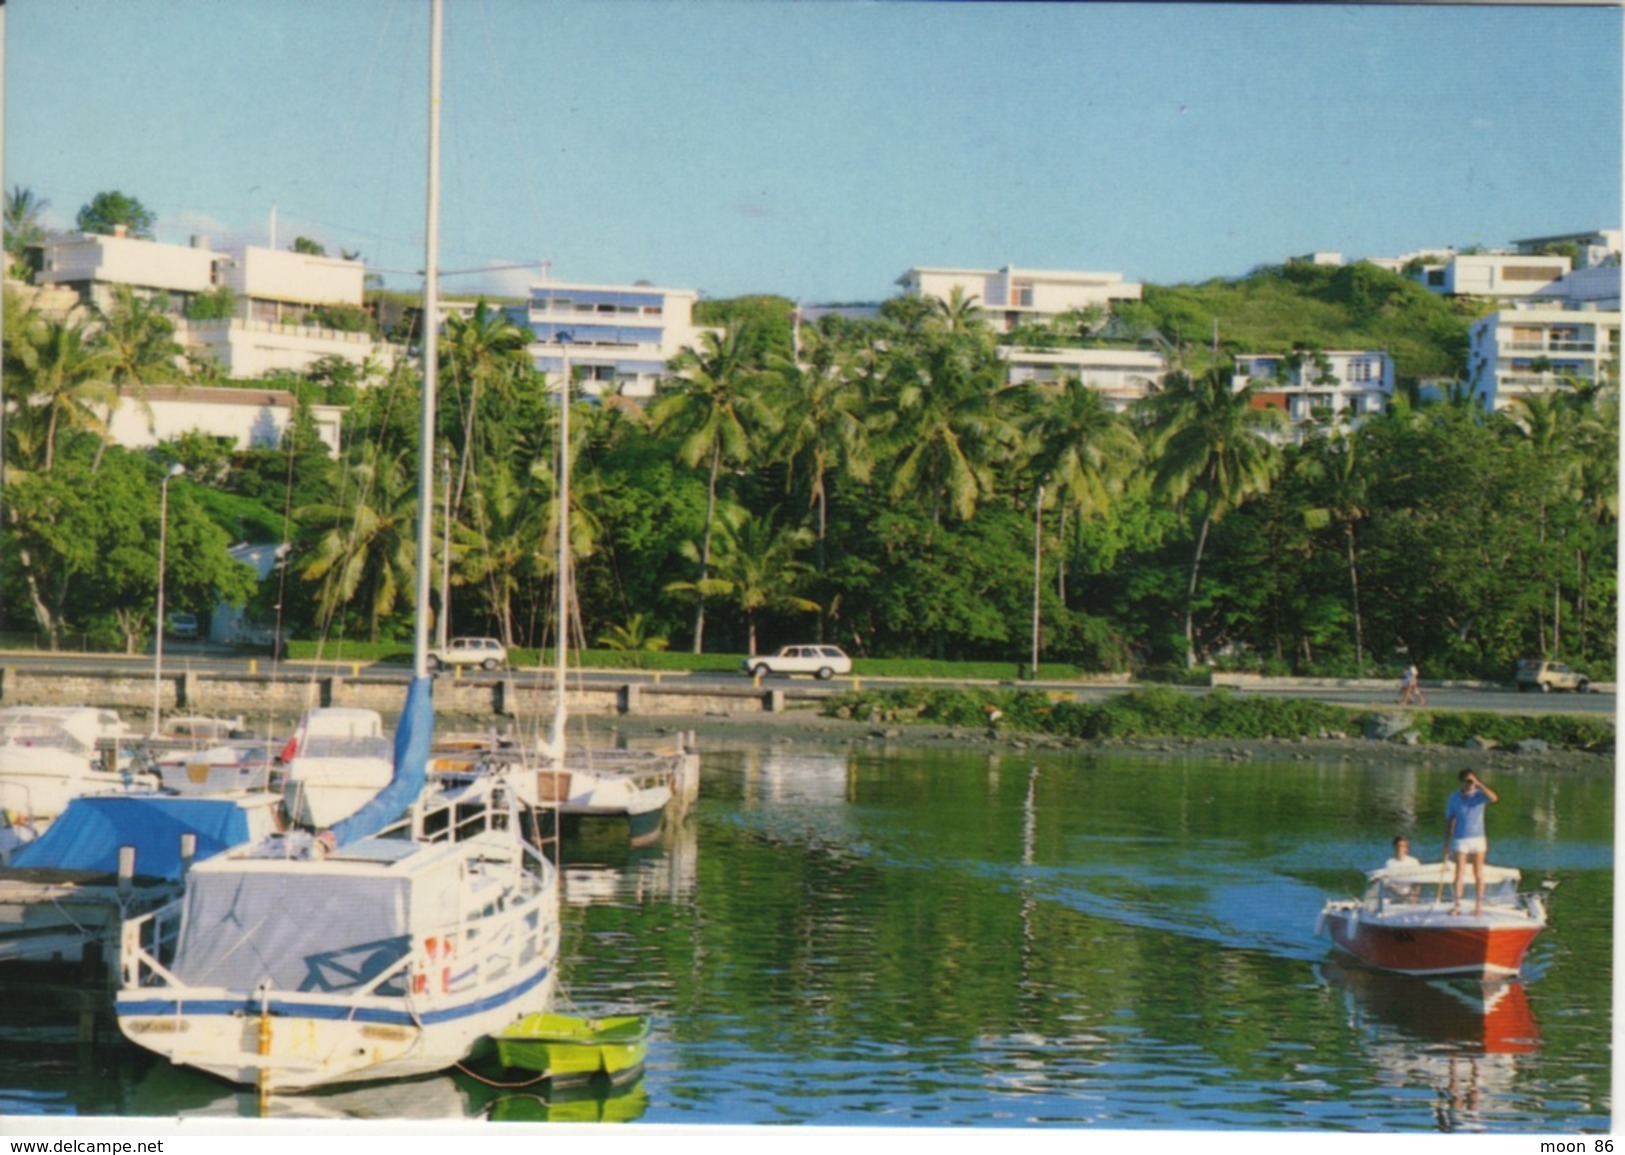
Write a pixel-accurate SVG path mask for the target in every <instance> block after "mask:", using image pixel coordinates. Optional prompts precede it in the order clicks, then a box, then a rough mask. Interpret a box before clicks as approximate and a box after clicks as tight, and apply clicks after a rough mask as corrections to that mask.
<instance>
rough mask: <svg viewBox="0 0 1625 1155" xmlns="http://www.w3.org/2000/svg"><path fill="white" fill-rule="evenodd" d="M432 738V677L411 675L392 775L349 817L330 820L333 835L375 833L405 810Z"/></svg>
mask: <svg viewBox="0 0 1625 1155" xmlns="http://www.w3.org/2000/svg"><path fill="white" fill-rule="evenodd" d="M433 741H434V680H433V679H432V678H413V679H412V686H411V688H410V689H409V690H407V692H406V708H405V709H404V710H403V711H402V712H401V720H400V724H399V725H398V726H396V727H395V776H394V777H393V778H391V779H390V780H389V784H388V785H387V786H385V787H384V788H383V789H382V790H380V791H379V792H378V793H377V794H375V795H373V797H372V798H371V799H369V800H368V801H367V803H366V804H365V805H364V806H362V807H361V809H360V810H357V811H356V812H355V813H354V814H352V815H350V817H348V818H346V819H344V820H342V821H340V822H335V823H334V824H333V830H332V833H333V838H334V839H335V841H336V842H337V844H338V845H339V846H347V845H349V844H350V843H352V842H355V841H357V840H359V839H362V838H368V837H371V836H372V835H374V834H377V833H378V832H379V831H380V830H382V829H384V827H386V826H388V825H389V824H390V823H392V822H394V821H395V820H396V819H397V818H399V817H400V816H401V815H402V814H405V813H406V811H407V809H408V808H409V807H410V806H411V805H412V803H414V802H416V801H417V798H418V795H419V794H422V793H423V787H424V786H425V785H426V784H427V783H428V780H429V747H430V745H431V744H432V743H433Z"/></svg>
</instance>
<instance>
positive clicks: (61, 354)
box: [5, 314, 112, 473]
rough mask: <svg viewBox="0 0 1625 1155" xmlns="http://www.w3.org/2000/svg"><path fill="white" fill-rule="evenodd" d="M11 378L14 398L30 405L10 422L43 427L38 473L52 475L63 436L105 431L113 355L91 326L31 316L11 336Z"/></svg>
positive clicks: (8, 368)
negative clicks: (91, 332) (101, 347)
mask: <svg viewBox="0 0 1625 1155" xmlns="http://www.w3.org/2000/svg"><path fill="white" fill-rule="evenodd" d="M8 337H9V338H10V339H9V340H8V341H7V343H6V351H5V352H6V376H7V377H8V378H9V377H13V375H15V380H16V381H17V384H16V386H15V387H14V389H13V391H12V395H13V396H14V397H16V398H18V399H20V400H22V401H23V402H24V404H22V405H21V406H20V407H19V409H18V411H17V412H16V414H15V415H13V416H12V417H11V418H10V419H9V420H8V422H7V424H10V423H11V422H13V421H19V420H20V421H21V422H24V423H34V422H39V423H41V424H42V425H43V430H42V432H41V433H40V435H39V436H38V437H37V438H36V439H34V443H35V444H37V445H38V446H39V447H40V450H41V453H42V460H40V461H39V462H38V463H37V466H38V468H39V469H40V470H41V471H43V472H45V473H49V472H50V471H51V467H52V465H53V464H54V463H55V461H56V456H57V448H58V446H57V438H58V436H59V434H60V433H62V432H63V431H65V430H67V431H71V430H80V429H83V430H87V431H90V432H98V431H100V430H101V429H102V428H103V423H102V420H101V418H100V417H99V416H98V415H97V410H98V408H100V409H101V410H102V411H104V412H105V411H106V407H107V405H108V404H109V402H110V400H111V396H112V387H111V386H110V385H109V384H108V381H107V375H108V370H109V368H110V360H109V358H108V355H107V354H106V353H105V352H103V351H101V350H99V349H97V348H96V346H95V344H94V342H93V341H92V339H91V337H90V335H89V333H88V332H87V330H86V328H85V326H84V325H83V324H82V323H81V322H79V321H76V320H72V319H68V318H61V317H52V318H46V317H41V316H39V315H38V314H31V315H29V316H27V317H25V318H23V319H22V322H21V323H20V324H19V325H18V326H17V329H16V330H15V331H14V332H13V333H11V334H8Z"/></svg>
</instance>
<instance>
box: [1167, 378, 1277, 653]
mask: <svg viewBox="0 0 1625 1155" xmlns="http://www.w3.org/2000/svg"><path fill="white" fill-rule="evenodd" d="M1231 378H1232V374H1231V372H1230V371H1229V370H1227V369H1210V370H1209V371H1208V372H1206V373H1204V374H1202V375H1201V376H1200V377H1192V376H1191V375H1189V374H1187V373H1170V374H1169V375H1168V377H1167V379H1166V381H1165V382H1164V384H1163V387H1162V388H1161V389H1160V390H1158V391H1157V392H1156V393H1153V394H1151V395H1150V396H1149V397H1147V398H1146V399H1145V401H1144V402H1142V403H1141V404H1142V410H1141V413H1142V416H1143V418H1144V420H1145V422H1146V431H1147V433H1148V435H1149V441H1150V444H1149V446H1148V448H1149V449H1150V452H1151V456H1152V459H1153V460H1154V461H1155V462H1156V464H1155V466H1154V467H1153V468H1154V478H1153V480H1154V484H1155V486H1156V488H1157V490H1158V491H1160V492H1161V493H1163V494H1164V495H1166V496H1168V497H1170V498H1172V499H1173V500H1174V501H1175V502H1176V503H1177V504H1178V505H1179V506H1180V508H1181V509H1185V508H1187V507H1188V506H1189V505H1191V504H1193V503H1194V504H1195V506H1196V508H1197V510H1198V512H1199V516H1200V518H1201V521H1200V524H1199V526H1198V528H1197V532H1196V542H1195V547H1194V549H1193V551H1192V554H1191V571H1190V581H1189V583H1188V584H1187V585H1186V587H1185V664H1186V666H1187V667H1191V666H1194V665H1195V664H1196V639H1195V629H1194V619H1195V612H1196V590H1197V583H1198V581H1199V580H1200V577H1201V572H1202V552H1203V550H1204V549H1205V548H1206V547H1207V539H1208V532H1209V531H1210V530H1211V529H1212V528H1213V524H1214V523H1215V522H1217V521H1219V520H1220V519H1221V518H1223V517H1224V515H1225V514H1226V513H1228V512H1230V511H1231V510H1232V509H1234V508H1236V507H1237V506H1239V505H1241V504H1242V503H1243V502H1245V501H1246V500H1247V499H1248V498H1249V497H1252V496H1254V495H1256V494H1260V493H1265V492H1267V491H1268V490H1269V487H1270V484H1271V482H1272V481H1273V480H1274V478H1275V473H1276V470H1277V469H1278V468H1279V464H1280V455H1279V453H1277V451H1276V449H1275V446H1274V445H1273V444H1272V443H1271V442H1270V441H1269V440H1268V439H1267V438H1266V437H1265V436H1264V433H1263V430H1264V429H1265V428H1267V427H1269V426H1272V425H1276V424H1278V423H1279V422H1280V420H1281V415H1280V411H1279V410H1276V409H1258V408H1254V407H1253V404H1252V398H1253V386H1252V385H1251V384H1249V385H1248V386H1246V387H1245V388H1243V389H1236V388H1234V386H1233V384H1232V379H1231Z"/></svg>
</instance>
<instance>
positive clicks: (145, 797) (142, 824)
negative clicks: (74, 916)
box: [11, 794, 250, 880]
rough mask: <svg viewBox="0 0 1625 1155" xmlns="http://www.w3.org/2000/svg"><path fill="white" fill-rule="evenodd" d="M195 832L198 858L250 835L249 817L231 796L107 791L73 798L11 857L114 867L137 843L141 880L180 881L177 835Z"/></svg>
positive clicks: (63, 865) (59, 865)
mask: <svg viewBox="0 0 1625 1155" xmlns="http://www.w3.org/2000/svg"><path fill="white" fill-rule="evenodd" d="M187 833H191V834H196V835H197V851H196V854H195V856H194V857H195V860H196V861H198V862H201V861H203V859H205V858H208V857H210V856H211V855H215V854H219V853H220V852H221V851H222V850H227V849H229V848H231V847H233V846H238V845H240V844H242V843H244V842H247V841H248V840H249V838H250V832H249V828H248V815H247V814H246V813H245V812H244V810H243V808H242V807H241V806H239V805H238V804H237V803H236V802H234V801H232V800H231V799H229V798H177V797H174V796H173V795H165V794H107V795H90V796H86V797H82V798H74V799H72V800H70V801H69V803H68V808H67V809H66V810H65V811H63V812H62V815H61V816H60V817H59V818H57V819H56V820H55V821H54V822H52V823H51V825H50V827H49V828H48V829H47V830H46V831H45V833H44V834H42V835H40V837H39V838H38V839H36V840H35V841H33V842H31V843H29V844H28V845H27V846H25V847H23V848H22V849H21V850H19V851H17V853H15V854H13V855H12V856H11V865H12V866H17V867H24V866H27V867H49V868H52V869H58V870H94V871H103V872H106V873H109V874H112V873H116V872H117V871H118V852H119V847H121V846H133V847H135V872H136V874H137V876H139V877H142V878H166V879H170V880H175V879H179V878H180V876H181V835H182V834H187Z"/></svg>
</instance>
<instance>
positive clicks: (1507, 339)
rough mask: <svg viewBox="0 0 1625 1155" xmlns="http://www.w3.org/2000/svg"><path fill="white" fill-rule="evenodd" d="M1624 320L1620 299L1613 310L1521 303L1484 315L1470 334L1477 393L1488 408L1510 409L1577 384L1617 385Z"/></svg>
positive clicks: (1470, 365) (1470, 363)
mask: <svg viewBox="0 0 1625 1155" xmlns="http://www.w3.org/2000/svg"><path fill="white" fill-rule="evenodd" d="M1614 292H1615V294H1616V298H1617V294H1618V287H1617V282H1615V289H1614ZM1619 320H1620V310H1619V308H1618V304H1617V300H1616V302H1615V307H1614V308H1612V309H1603V308H1598V307H1597V306H1596V304H1595V303H1593V302H1580V303H1578V304H1577V305H1576V306H1575V307H1564V305H1563V304H1537V303H1525V302H1520V303H1518V304H1516V305H1514V306H1513V307H1511V308H1508V309H1500V310H1497V311H1496V312H1494V313H1490V314H1488V315H1487V316H1484V317H1481V318H1479V319H1478V320H1477V321H1475V322H1473V325H1472V327H1471V328H1470V329H1469V330H1468V336H1467V340H1468V349H1467V380H1468V383H1469V385H1470V386H1471V387H1472V390H1473V395H1474V396H1475V397H1476V398H1477V399H1478V400H1479V402H1480V403H1481V404H1482V405H1483V406H1484V408H1485V409H1506V408H1508V407H1509V406H1510V405H1511V404H1512V403H1513V401H1514V399H1515V398H1518V397H1525V396H1529V395H1530V394H1540V393H1550V392H1553V391H1556V390H1561V389H1567V388H1570V387H1572V385H1573V384H1574V383H1579V384H1581V385H1595V384H1610V385H1616V386H1617V385H1618V383H1619V377H1618V374H1619Z"/></svg>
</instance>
